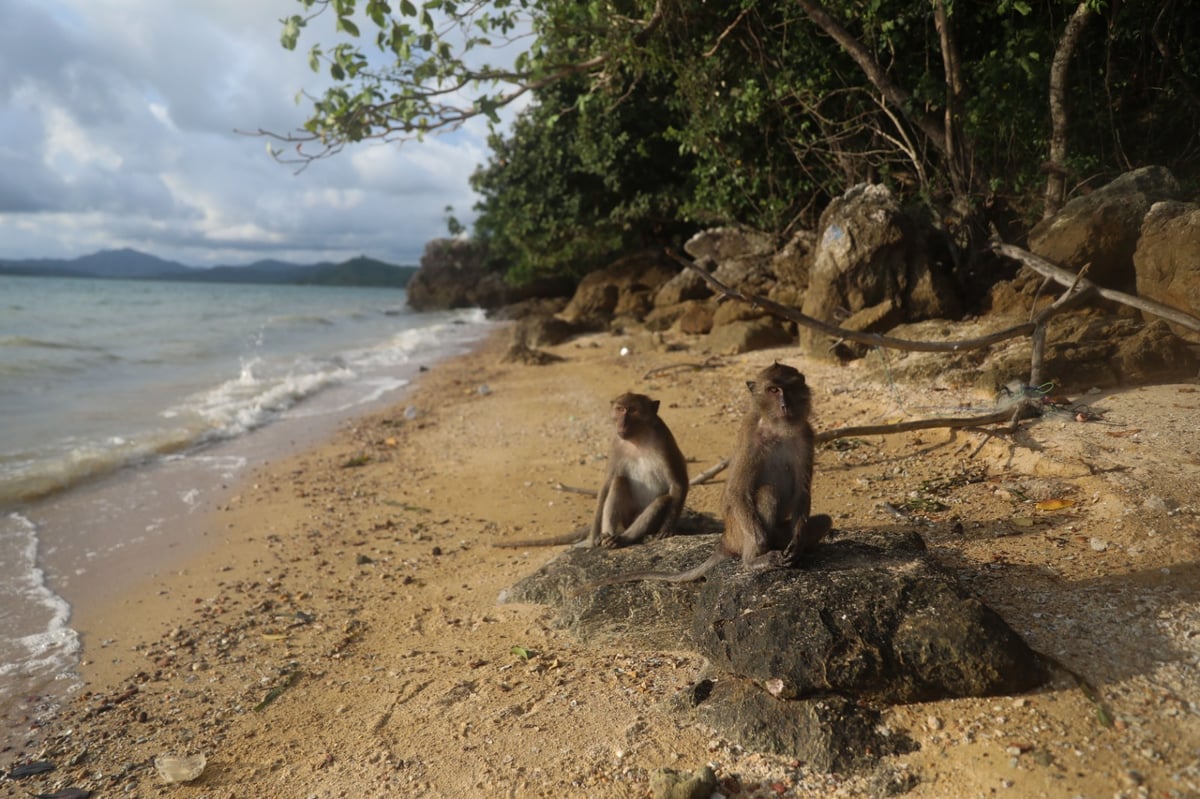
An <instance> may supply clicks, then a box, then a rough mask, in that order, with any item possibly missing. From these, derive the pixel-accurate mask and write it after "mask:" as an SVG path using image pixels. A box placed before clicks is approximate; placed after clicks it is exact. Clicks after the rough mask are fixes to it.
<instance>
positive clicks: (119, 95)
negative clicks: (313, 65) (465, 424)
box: [0, 0, 487, 265]
mask: <svg viewBox="0 0 1200 799" xmlns="http://www.w3.org/2000/svg"><path fill="white" fill-rule="evenodd" d="M299 8H300V7H299V4H298V3H296V2H295V0H254V2H247V0H176V2H171V3H164V2H162V0H4V2H2V3H0V176H2V177H0V258H26V257H73V256H78V255H84V254H87V253H90V252H93V251H95V250H98V249H108V248H117V247H136V248H138V249H141V250H144V251H147V252H151V253H153V254H155V255H158V256H161V257H164V258H172V259H175V260H178V261H181V262H183V263H187V264H194V265H206V264H218V263H224V264H230V263H245V262H248V261H251V260H255V259H258V258H264V257H271V258H285V259H290V260H300V261H315V260H337V259H342V258H346V257H350V256H353V255H358V254H368V255H371V256H374V257H378V258H383V259H386V260H390V261H392V262H396V263H415V262H416V261H417V259H418V258H419V256H420V253H421V251H422V250H423V249H424V245H425V242H426V241H428V240H429V239H431V238H435V237H438V236H442V235H445V230H446V228H445V216H446V213H445V210H444V209H445V207H446V206H448V205H449V206H453V208H454V214H455V215H456V216H457V217H458V218H459V219H460V220H464V221H469V220H470V218H471V216H472V211H471V208H472V206H473V205H474V203H475V201H476V199H477V198H476V197H475V196H474V194H473V193H472V192H471V190H470V187H469V185H468V178H469V176H470V174H471V172H472V171H473V170H474V169H475V168H476V166H477V165H478V164H480V163H482V162H483V160H485V158H486V154H487V151H486V144H485V142H486V130H485V128H484V126H483V125H482V124H474V123H473V124H469V125H467V126H465V127H464V128H463V129H462V130H460V131H458V132H456V133H454V134H452V135H449V136H444V137H433V138H430V139H427V140H426V141H424V142H420V143H418V142H410V143H406V144H404V145H403V146H397V145H394V144H391V145H388V144H377V143H376V144H369V143H364V144H362V145H357V146H354V147H351V148H348V149H347V150H345V151H344V152H343V153H342V154H340V155H339V156H336V157H334V158H333V159H330V160H327V161H321V162H319V163H316V164H313V165H312V166H310V167H309V168H308V169H306V170H304V171H303V172H302V173H299V174H296V173H295V171H294V169H293V168H289V167H288V166H285V165H281V164H279V163H277V162H275V161H274V160H273V159H271V158H270V157H269V156H268V154H267V148H266V144H267V142H266V140H265V139H263V138H260V137H257V136H252V135H246V134H244V133H240V132H239V131H256V130H259V129H267V130H273V131H276V132H286V131H290V130H294V129H296V128H297V127H298V126H299V125H300V123H301V122H302V121H303V118H304V115H305V111H306V108H305V106H304V105H299V106H298V105H296V103H295V101H294V100H295V97H296V95H297V93H298V92H299V91H301V90H309V91H316V90H319V88H320V87H319V85H318V81H319V78H318V77H317V76H316V75H314V74H313V73H312V72H311V71H310V70H309V68H308V64H307V59H306V58H305V57H304V54H303V53H301V52H287V51H285V50H283V49H282V48H281V47H280V45H279V31H280V25H279V19H280V18H282V17H284V16H287V15H290V14H292V13H296V12H297V11H298V10H299ZM310 41H315V39H314V40H302V41H301V49H303V48H304V47H306V44H307V42H310Z"/></svg>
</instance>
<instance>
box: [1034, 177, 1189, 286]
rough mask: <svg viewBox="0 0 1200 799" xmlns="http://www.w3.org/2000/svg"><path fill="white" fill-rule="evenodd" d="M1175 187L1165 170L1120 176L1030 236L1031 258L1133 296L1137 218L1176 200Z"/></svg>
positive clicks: (1078, 199) (1138, 230)
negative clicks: (1080, 273)
mask: <svg viewBox="0 0 1200 799" xmlns="http://www.w3.org/2000/svg"><path fill="white" fill-rule="evenodd" d="M1179 194H1180V188H1179V183H1178V182H1177V181H1176V180H1175V178H1174V176H1172V175H1171V173H1170V172H1169V171H1167V169H1165V168H1164V167H1161V166H1148V167H1143V168H1142V169H1135V170H1134V171H1132V172H1127V173H1125V174H1124V175H1121V176H1120V177H1118V178H1117V179H1116V180H1114V181H1112V182H1111V183H1109V184H1107V185H1105V186H1102V187H1101V188H1099V189H1097V190H1096V191H1094V192H1092V193H1091V194H1086V195H1084V196H1082V197H1076V198H1074V199H1073V200H1071V201H1070V202H1068V203H1067V204H1066V205H1064V206H1063V208H1062V210H1061V211H1059V212H1058V213H1057V214H1055V215H1054V216H1052V217H1050V218H1049V219H1043V220H1042V221H1041V222H1039V223H1038V224H1037V225H1035V226H1034V227H1033V230H1031V231H1029V249H1030V251H1031V252H1033V253H1034V254H1036V255H1040V256H1041V257H1042V258H1045V259H1046V260H1048V261H1050V262H1051V263H1055V264H1058V265H1059V266H1061V267H1063V268H1064V269H1070V270H1071V271H1072V272H1078V271H1079V270H1080V269H1082V268H1083V266H1084V265H1085V264H1091V266H1090V267H1089V268H1088V274H1087V276H1088V278H1089V279H1091V280H1092V281H1094V282H1096V283H1098V284H1100V285H1101V286H1104V287H1106V288H1111V289H1117V290H1119V291H1126V292H1132V291H1133V290H1134V287H1135V285H1136V282H1137V281H1136V278H1135V275H1134V268H1133V254H1134V250H1135V248H1136V246H1137V242H1138V237H1139V236H1140V235H1141V230H1142V219H1143V218H1144V217H1145V216H1146V213H1147V212H1148V211H1149V210H1150V208H1151V206H1152V205H1153V204H1154V203H1157V202H1160V201H1163V200H1171V199H1176V198H1178V197H1179Z"/></svg>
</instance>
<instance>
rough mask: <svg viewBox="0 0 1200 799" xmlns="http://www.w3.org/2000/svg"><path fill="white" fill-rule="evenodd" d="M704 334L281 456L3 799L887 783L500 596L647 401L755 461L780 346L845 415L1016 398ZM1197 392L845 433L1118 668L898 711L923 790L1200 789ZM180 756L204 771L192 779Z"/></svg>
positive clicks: (1067, 649) (43, 733)
mask: <svg viewBox="0 0 1200 799" xmlns="http://www.w3.org/2000/svg"><path fill="white" fill-rule="evenodd" d="M703 342H704V339H703V338H688V337H680V338H677V339H673V338H670V337H668V338H667V340H665V341H664V340H663V339H662V338H661V337H659V336H651V335H649V334H638V335H631V336H616V335H610V334H597V335H593V336H588V337H584V338H581V339H576V340H574V341H571V342H568V343H566V344H563V345H560V346H558V347H554V348H552V351H553V352H554V353H555V354H557V355H559V356H562V358H563V359H564V360H563V361H562V362H559V363H555V364H550V365H546V366H528V365H518V364H508V363H504V362H502V359H501V356H502V354H503V352H504V350H505V349H506V347H507V344H508V336H507V333H506V332H505V331H501V332H499V333H498V334H496V335H495V336H493V337H492V338H491V339H489V340H488V341H486V342H485V343H484V344H482V345H481V346H479V347H478V348H477V349H476V350H475V351H474V352H472V353H470V354H468V355H464V356H461V357H458V358H455V359H452V360H449V361H444V362H441V363H438V364H437V365H435V366H434V367H433V368H432V369H430V370H429V371H428V372H425V373H423V374H422V375H421V376H420V378H419V379H418V381H417V383H416V384H415V385H414V387H413V389H412V391H411V392H410V393H409V394H408V395H406V397H405V399H404V402H403V404H402V405H400V406H397V407H396V408H393V409H391V410H389V411H386V412H383V413H379V414H375V415H373V416H370V417H366V418H362V419H358V420H356V421H355V422H353V423H351V424H347V425H344V426H343V428H342V429H341V430H339V431H338V432H337V434H336V435H335V436H334V437H333V438H332V439H331V440H329V441H328V442H326V443H323V444H321V445H320V446H317V447H315V448H312V449H307V450H305V451H303V452H301V453H300V454H297V455H289V456H286V457H281V458H279V459H277V460H274V461H272V462H271V463H269V464H268V465H267V466H265V467H263V468H261V469H259V470H257V471H256V472H255V473H254V474H253V475H252V476H251V477H250V478H248V479H247V480H245V481H244V482H243V483H242V484H241V485H239V486H236V487H234V489H233V490H232V491H231V493H230V495H229V496H228V497H226V498H224V499H223V500H222V502H221V504H220V506H219V507H215V508H212V509H211V510H209V511H208V512H207V515H206V516H205V520H204V530H205V532H204V535H205V537H206V539H207V541H208V543H207V544H206V545H205V546H204V547H203V548H202V549H201V551H199V552H198V553H195V554H190V555H188V556H187V558H186V560H185V561H184V562H182V563H180V564H178V567H175V566H173V567H172V568H171V569H170V570H164V571H163V572H162V573H159V574H155V575H153V576H152V577H151V578H150V579H148V580H147V581H145V582H143V583H141V584H138V585H136V586H134V587H132V588H131V589H130V590H128V591H125V592H123V593H121V594H120V595H118V596H116V597H115V598H113V599H112V600H111V601H107V602H104V603H98V604H96V605H94V606H90V607H78V608H76V609H75V617H74V623H75V625H76V627H77V628H78V629H79V630H81V632H82V634H83V637H84V657H85V663H84V666H83V668H82V676H83V678H84V680H85V683H86V686H85V689H84V690H83V691H82V692H80V693H79V694H78V695H76V696H75V697H74V698H73V699H72V700H71V701H70V702H69V703H68V704H67V706H66V707H65V708H63V710H62V712H61V713H60V714H59V716H58V717H57V718H56V719H54V720H52V721H50V722H48V723H46V724H44V725H40V724H35V725H33V726H32V728H31V729H29V730H27V731H26V735H25V743H24V745H23V746H20V747H18V748H16V749H14V750H12V751H8V752H4V753H3V754H2V755H0V770H3V771H5V772H8V771H9V770H10V769H12V768H13V767H15V766H18V765H20V764H25V763H31V762H47V763H52V764H53V766H54V768H53V770H49V771H45V772H43V773H39V774H34V775H32V776H29V777H25V778H22V779H19V780H3V781H0V796H12V797H25V796H28V795H30V794H31V793H32V794H40V793H51V792H52V791H55V790H60V789H65V788H79V789H84V790H91V791H93V792H94V795H95V796H97V797H105V796H130V797H152V796H188V797H211V798H212V799H216V798H217V797H247V796H257V797H361V796H430V797H442V796H444V797H461V796H481V797H484V796H486V797H496V796H554V797H561V796H581V797H582V796H631V797H640V796H649V795H650V787H649V785H650V776H651V774H652V773H653V772H654V771H655V770H656V769H660V768H663V767H669V768H672V769H677V770H682V771H691V770H694V769H698V768H700V767H702V766H704V765H705V764H711V766H712V767H713V769H714V771H715V772H716V774H717V776H718V778H719V780H720V782H721V793H722V794H723V795H725V796H728V797H733V796H781V795H782V796H803V797H809V796H811V797H825V796H875V795H880V792H881V791H882V790H883V789H882V788H881V787H880V782H879V780H878V779H877V778H874V777H872V776H869V775H868V776H861V775H860V776H855V775H825V774H818V773H813V772H811V771H809V770H808V769H806V768H805V766H804V764H803V763H798V762H795V761H793V760H790V759H787V758H781V757H775V756H768V755H763V754H760V753H754V752H747V751H744V750H742V749H741V748H740V747H738V746H736V745H735V744H732V743H730V742H728V741H725V740H722V739H721V738H719V737H718V736H716V735H714V734H713V733H712V731H710V730H707V729H704V728H702V727H700V726H698V725H695V724H691V723H687V722H685V721H683V720H682V719H680V718H678V717H677V716H674V715H673V714H672V713H671V712H670V711H669V710H668V709H667V708H666V707H665V706H664V703H665V701H666V700H668V699H669V698H670V697H671V696H673V695H674V694H676V693H677V692H679V691H681V690H685V689H686V688H687V687H688V686H689V685H690V684H692V683H694V682H695V680H696V679H697V677H698V675H699V674H700V673H701V670H702V669H703V667H704V663H703V659H702V658H701V657H700V656H698V655H696V654H694V653H690V652H679V651H666V650H664V651H647V650H643V649H626V648H622V647H621V646H619V642H617V643H609V644H605V645H602V646H595V645H587V644H584V643H582V642H580V641H578V640H576V639H573V638H571V637H570V636H569V635H567V633H565V632H564V631H562V630H559V629H556V627H555V624H554V618H553V615H552V614H551V613H550V612H549V611H548V610H547V609H546V608H542V607H536V606H528V605H515V604H503V603H499V602H498V601H497V599H498V597H499V596H500V595H501V592H502V591H504V589H506V588H508V587H509V586H511V585H512V584H513V583H515V582H516V581H517V580H519V579H520V578H521V577H523V576H524V575H526V574H528V573H530V572H532V571H533V570H535V569H537V568H538V567H539V566H540V565H542V564H543V563H545V562H546V561H548V560H550V559H551V558H553V557H555V556H556V555H557V554H558V553H559V552H560V551H561V548H559V547H537V548H524V549H500V548H495V547H493V546H492V545H493V544H495V543H498V542H504V541H506V540H507V541H512V540H518V539H524V538H531V537H540V536H552V535H556V534H559V533H562V532H566V531H568V530H571V529H574V528H575V527H578V526H580V525H582V524H584V523H586V522H587V520H588V519H590V516H591V512H592V501H593V500H592V499H590V498H589V497H587V496H585V495H583V494H579V493H574V492H570V491H562V490H560V489H559V486H560V485H566V486H574V487H586V488H595V487H596V486H597V484H598V483H599V481H600V479H601V477H602V475H603V472H604V466H605V463H604V460H605V456H606V453H607V449H608V441H609V436H610V430H609V424H608V418H607V413H608V403H609V400H610V399H612V398H613V397H614V396H616V395H617V394H619V393H621V392H624V391H629V390H632V391H639V392H642V393H646V394H649V395H651V396H653V397H655V398H658V399H660V400H661V401H662V407H661V410H660V414H661V416H662V418H663V419H664V420H665V421H666V422H667V424H668V425H670V427H671V428H672V430H673V431H674V434H675V436H676V438H677V440H678V441H679V444H680V446H681V448H682V449H683V451H684V454H685V455H686V456H687V458H688V460H689V470H690V471H691V473H692V474H697V473H699V472H701V471H703V470H704V469H706V468H708V467H710V466H712V465H713V464H715V463H716V462H717V461H718V460H719V459H720V458H722V457H723V456H724V455H726V454H727V450H728V448H729V447H730V446H731V444H732V441H733V439H734V434H735V430H736V421H737V419H738V418H739V417H740V415H741V411H742V409H743V399H744V397H745V386H744V381H745V380H746V379H748V377H750V376H751V375H753V374H754V372H756V371H757V370H758V369H760V368H761V367H762V366H764V365H766V364H769V363H770V362H771V361H773V360H776V359H778V360H780V361H784V362H787V363H790V364H792V365H794V366H797V367H798V368H800V369H801V370H802V371H804V372H805V373H806V375H807V376H808V380H809V383H810V385H811V386H812V387H813V391H814V408H815V413H816V418H815V420H814V422H815V426H816V427H817V428H818V429H827V428H833V427H839V426H845V425H857V424H869V423H880V422H889V421H898V420H900V419H903V418H911V417H913V416H934V415H943V414H950V413H962V412H963V408H964V407H966V406H971V407H974V408H981V409H987V408H990V407H991V405H990V403H991V402H992V398H990V397H984V396H981V395H980V394H979V393H978V392H975V391H973V390H972V389H971V388H970V387H969V386H951V385H937V386H911V385H896V384H891V383H889V382H888V381H887V380H886V379H884V378H882V377H881V376H880V375H878V374H876V373H874V372H872V371H871V369H870V366H869V364H867V363H865V362H861V363H860V364H859V365H858V366H850V367H843V366H838V365H835V364H832V363H825V362H814V361H811V360H809V359H806V358H804V357H803V356H801V355H799V351H798V350H797V349H795V348H782V349H774V350H768V351H761V352H755V353H750V354H748V355H741V356H730V357H722V358H720V359H719V361H717V362H715V363H709V364H708V367H709V368H703V369H693V368H686V367H683V366H682V365H684V364H696V365H698V364H700V363H701V362H703V361H705V359H706V358H708V356H709V353H707V352H705V351H704V349H703V346H704V343H703ZM668 345H674V346H668ZM623 350H625V351H626V353H627V354H622V351H623ZM669 365H680V367H681V368H677V369H672V370H669V371H661V372H658V373H657V374H656V375H652V376H650V377H647V374H648V373H651V372H652V370H657V369H660V368H661V367H664V366H669ZM1198 389H1200V386H1198V384H1197V383H1196V381H1191V382H1190V383H1187V384H1178V385H1169V386H1156V387H1151V388H1144V389H1132V390H1128V391H1120V392H1102V393H1097V394H1094V395H1088V396H1086V397H1076V398H1075V399H1077V400H1081V401H1084V402H1086V403H1087V413H1086V414H1082V415H1080V416H1079V417H1078V418H1082V419H1084V421H1077V416H1076V414H1075V413H1073V412H1072V413H1068V412H1065V411H1063V412H1055V413H1048V414H1047V415H1046V416H1045V417H1043V418H1042V419H1040V420H1037V421H1034V422H1031V423H1029V424H1027V425H1026V427H1025V428H1024V429H1023V430H1022V431H1021V432H1020V433H1018V434H1017V435H1016V436H1013V437H1005V436H992V437H988V436H984V435H982V434H980V433H976V432H959V433H958V434H957V435H954V434H951V433H950V432H949V431H944V430H932V431H924V432H922V433H915V434H906V435H897V436H889V437H872V438H870V439H863V440H856V441H855V442H854V444H853V445H851V446H828V447H825V448H823V449H821V450H820V451H819V453H818V458H817V476H816V479H815V484H814V497H815V499H814V509H816V510H821V511H824V512H828V513H830V514H831V515H832V516H833V517H834V520H835V525H836V526H837V527H841V528H848V527H852V526H857V527H862V528H873V529H881V530H889V529H916V530H918V531H919V532H920V533H921V534H922V536H923V537H924V538H925V540H926V543H927V544H928V546H929V548H930V550H931V551H933V552H934V553H935V554H936V556H937V558H938V559H939V560H940V561H941V562H943V563H944V564H945V565H946V566H947V567H949V568H950V569H952V570H954V571H955V573H957V574H958V575H959V576H960V578H961V579H962V580H963V582H964V583H965V584H966V585H967V586H968V587H969V588H970V589H971V590H973V591H974V592H976V593H977V594H978V595H979V596H980V597H981V598H982V599H983V600H984V601H985V602H987V603H988V604H990V605H991V606H992V607H994V608H995V609H996V610H997V611H999V612H1000V614H1001V615H1002V616H1003V617H1004V618H1005V619H1006V621H1008V622H1009V624H1010V625H1012V626H1013V627H1014V628H1015V629H1016V630H1017V631H1018V632H1019V633H1021V635H1023V636H1024V637H1025V638H1026V640H1027V641H1028V642H1029V643H1030V644H1031V645H1032V646H1033V647H1034V648H1036V649H1038V650H1039V651H1042V652H1044V653H1046V654H1048V655H1051V656H1053V657H1054V658H1057V659H1058V660H1060V661H1061V662H1063V663H1065V664H1067V665H1069V666H1070V668H1071V669H1073V670H1075V671H1077V672H1079V673H1080V674H1082V675H1083V676H1085V677H1086V678H1087V679H1088V680H1089V681H1091V682H1092V683H1093V684H1094V685H1095V686H1096V688H1097V692H1098V693H1097V695H1093V696H1090V697H1089V696H1088V695H1086V692H1085V691H1082V690H1081V689H1080V688H1079V686H1078V685H1077V683H1076V682H1075V681H1074V680H1073V679H1072V678H1071V677H1070V676H1069V675H1067V674H1066V673H1060V674H1058V675H1057V676H1056V677H1055V678H1054V680H1053V681H1052V682H1051V684H1050V685H1048V686H1046V687H1045V688H1044V689H1042V690H1039V691H1037V692H1035V693H1032V694H1029V695H1026V696H1021V697H999V698H986V699H961V700H953V701H946V702H937V703H928V704H921V705H909V706H902V707H897V708H893V709H890V710H889V711H888V712H887V713H886V714H885V718H886V723H887V725H888V726H889V727H892V728H895V729H902V730H904V731H906V732H907V733H908V734H910V735H911V736H912V737H913V738H914V739H916V740H917V742H918V743H919V744H920V749H919V750H918V751H916V752H914V753H911V754H909V755H905V756H903V757H901V758H894V759H893V761H894V762H889V763H887V764H886V765H887V768H888V769H889V771H891V772H892V773H895V774H904V775H912V777H913V778H915V779H914V780H912V782H914V783H915V785H914V787H913V788H912V790H911V791H910V792H909V793H908V794H906V795H908V796H913V797H974V796H995V795H1000V796H1004V795H1008V796H1014V797H1017V796H1020V797H1039V796H1043V797H1052V798H1053V797H1063V798H1064V799H1069V798H1070V797H1076V796H1084V797H1115V796H1120V797H1139V796H1147V797H1160V796H1161V797H1191V796H1200V579H1198V578H1200V489H1197V487H1196V485H1195V475H1196V474H1198V473H1200V430H1198V427H1200V426H1198V425H1197V423H1196V419H1197V418H1200V391H1198ZM406 406H414V407H415V408H416V409H418V412H417V413H416V415H415V418H407V415H406V414H405V413H404V412H403V411H404V407H406ZM835 443H836V442H835ZM721 490H722V482H721V478H720V476H718V477H716V478H715V479H714V480H713V481H711V482H710V483H708V484H705V485H701V486H698V487H696V488H694V489H693V490H692V492H691V494H690V496H689V506H690V507H691V508H693V509H694V510H697V511H701V512H707V513H715V512H716V510H717V507H718V503H719V499H720V492H721ZM935 500H936V501H935ZM1056 500H1058V501H1057V502H1056ZM164 755H166V756H185V755H203V756H204V757H205V759H206V765H205V766H204V769H203V771H202V773H201V774H200V776H199V777H198V779H196V780H194V781H192V782H188V783H186V784H184V785H174V784H167V783H166V782H165V781H164V779H163V778H162V777H161V776H160V774H159V773H158V772H157V771H156V769H155V766H154V760H155V758H156V757H159V756H164Z"/></svg>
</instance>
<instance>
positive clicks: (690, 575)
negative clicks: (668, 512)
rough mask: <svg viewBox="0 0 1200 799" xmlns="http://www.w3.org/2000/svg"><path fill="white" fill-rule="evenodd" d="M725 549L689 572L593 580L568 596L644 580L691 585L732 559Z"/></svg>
mask: <svg viewBox="0 0 1200 799" xmlns="http://www.w3.org/2000/svg"><path fill="white" fill-rule="evenodd" d="M732 557H733V555H730V554H729V553H728V552H726V551H725V550H724V549H722V548H720V547H718V548H717V549H716V551H714V552H713V553H712V554H711V555H709V556H708V560H706V561H704V562H703V563H701V564H700V565H699V566H693V567H692V568H690V569H688V570H687V571H681V572H629V573H628V574H617V575H614V576H612V577H605V578H603V579H601V580H592V581H591V582H589V583H584V584H583V585H581V586H579V587H578V588H575V589H573V590H572V591H571V592H570V593H569V594H568V596H570V597H572V598H574V597H578V596H582V595H583V594H586V593H590V592H591V591H594V590H595V589H597V588H602V587H604V586H606V585H618V584H620V583H635V582H641V581H643V580H656V581H658V582H662V583H690V582H693V581H695V580H699V579H700V578H701V577H703V576H704V575H706V574H708V572H709V570H710V569H712V568H713V567H714V566H716V565H717V564H718V563H723V562H724V561H727V560H729V559H730V558H732Z"/></svg>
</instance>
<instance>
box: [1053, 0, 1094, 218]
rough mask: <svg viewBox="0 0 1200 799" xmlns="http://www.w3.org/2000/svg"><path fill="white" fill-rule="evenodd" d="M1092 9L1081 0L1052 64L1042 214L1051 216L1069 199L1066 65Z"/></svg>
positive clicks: (1057, 48)
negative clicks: (1047, 157)
mask: <svg viewBox="0 0 1200 799" xmlns="http://www.w3.org/2000/svg"><path fill="white" fill-rule="evenodd" d="M1091 15H1092V10H1091V9H1090V8H1088V4H1087V0H1084V1H1083V2H1081V3H1080V4H1079V5H1078V6H1077V7H1076V8H1075V13H1073V14H1072V15H1071V18H1070V19H1069V20H1067V27H1066V29H1065V30H1064V31H1063V34H1062V38H1060V39H1059V40H1058V47H1056V48H1055V50H1054V61H1052V62H1051V64H1050V154H1049V155H1050V157H1049V160H1048V161H1047V162H1046V164H1045V169H1046V171H1047V172H1048V173H1049V174H1048V176H1047V177H1046V204H1045V207H1044V208H1043V210H1042V218H1043V219H1048V218H1049V217H1052V216H1054V215H1055V214H1057V213H1058V212H1059V210H1060V209H1061V208H1062V206H1063V202H1064V201H1065V200H1066V184H1067V167H1066V160H1067V66H1068V65H1069V64H1070V63H1071V55H1072V54H1073V53H1074V52H1075V45H1076V44H1078V43H1079V36H1080V34H1082V33H1083V26H1084V24H1085V23H1086V22H1087V20H1088V17H1090V16H1091Z"/></svg>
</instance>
